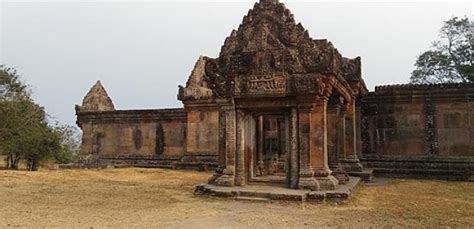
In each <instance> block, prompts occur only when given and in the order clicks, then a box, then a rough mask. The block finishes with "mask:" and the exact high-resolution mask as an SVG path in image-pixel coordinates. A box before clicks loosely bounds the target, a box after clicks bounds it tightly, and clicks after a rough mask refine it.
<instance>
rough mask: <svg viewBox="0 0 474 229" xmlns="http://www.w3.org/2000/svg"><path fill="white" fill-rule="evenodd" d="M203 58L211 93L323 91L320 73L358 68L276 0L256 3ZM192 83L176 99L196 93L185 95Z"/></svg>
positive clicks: (333, 73) (337, 73) (338, 73)
mask: <svg viewBox="0 0 474 229" xmlns="http://www.w3.org/2000/svg"><path fill="white" fill-rule="evenodd" d="M203 63H204V65H205V71H204V73H203V77H200V79H201V80H203V81H205V82H206V86H205V88H206V90H205V91H206V95H207V93H208V92H209V91H212V95H213V97H214V98H231V97H234V96H236V97H258V96H272V95H274V96H282V95H295V94H299V93H324V92H323V91H326V89H321V87H323V88H324V87H325V86H321V85H323V84H321V81H320V80H321V79H323V78H324V79H325V78H327V77H336V76H341V75H342V76H345V75H344V74H343V72H342V71H344V70H347V71H348V72H351V74H349V75H352V72H353V71H356V70H357V69H356V70H353V67H354V66H356V65H354V64H353V63H352V62H351V61H346V60H344V59H343V58H342V56H341V55H340V54H339V52H338V51H337V49H336V48H334V46H333V45H332V43H331V42H329V41H327V40H325V39H321V40H314V39H312V38H311V37H310V36H309V33H308V31H306V30H305V28H304V27H303V26H302V25H301V24H300V23H299V24H297V23H296V22H295V20H294V17H293V14H292V13H291V12H290V10H288V9H287V8H286V7H285V5H284V4H282V3H279V2H278V1H277V0H260V2H258V3H255V5H254V7H253V9H251V10H249V12H248V14H247V15H246V16H245V17H244V18H243V21H242V23H241V24H240V26H239V28H238V29H237V30H233V31H232V32H231V34H230V36H229V37H227V39H226V40H225V42H224V45H223V46H222V48H221V51H220V54H219V57H218V58H216V59H211V58H205V60H204V61H203ZM359 63H360V61H359ZM342 64H346V65H344V66H342V67H341V65H342ZM359 69H360V67H359ZM200 72H202V71H200ZM359 75H360V74H359ZM338 79H339V78H338ZM340 79H342V80H344V77H340ZM300 81H301V82H300ZM308 81H311V83H310V84H308ZM188 88H189V89H188ZM191 88H196V87H195V86H194V87H191V86H187V87H186V88H182V89H180V91H181V92H180V95H182V96H180V99H186V98H190V99H197V98H198V97H200V96H197V95H196V96H194V95H193V96H186V94H187V93H186V92H187V91H192V90H191ZM207 89H209V90H207ZM193 90H195V89H193ZM193 93H194V94H196V93H195V92H193ZM193 93H190V94H193Z"/></svg>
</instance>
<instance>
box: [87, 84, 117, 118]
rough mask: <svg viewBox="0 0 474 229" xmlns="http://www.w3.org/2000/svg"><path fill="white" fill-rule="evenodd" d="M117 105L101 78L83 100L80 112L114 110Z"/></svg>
mask: <svg viewBox="0 0 474 229" xmlns="http://www.w3.org/2000/svg"><path fill="white" fill-rule="evenodd" d="M114 110H115V107H114V104H113V103H112V99H110V97H109V95H108V94H107V91H106V90H105V88H104V87H103V86H102V83H101V82H100V80H98V81H97V83H95V85H94V86H92V88H91V89H90V90H89V92H88V93H87V95H86V96H85V97H84V99H83V100H82V106H81V107H79V111H80V112H94V111H114Z"/></svg>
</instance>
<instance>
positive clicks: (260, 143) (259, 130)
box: [256, 115, 264, 175]
mask: <svg viewBox="0 0 474 229" xmlns="http://www.w3.org/2000/svg"><path fill="white" fill-rule="evenodd" d="M257 134H258V150H257V161H256V162H257V163H256V166H257V173H258V174H259V175H263V172H264V169H263V167H264V166H263V143H264V139H263V137H264V135H263V115H259V116H258V121H257Z"/></svg>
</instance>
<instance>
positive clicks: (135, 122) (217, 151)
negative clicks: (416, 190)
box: [76, 0, 474, 191]
mask: <svg viewBox="0 0 474 229" xmlns="http://www.w3.org/2000/svg"><path fill="white" fill-rule="evenodd" d="M473 97H474V85H473V84H439V85H393V86H381V87H376V89H375V91H374V92H369V91H368V90H367V87H366V86H365V83H364V80H363V78H362V75H361V58H360V57H356V58H346V57H343V56H342V55H341V54H340V53H339V51H338V50H337V49H336V48H335V47H334V46H333V44H332V43H331V42H329V41H328V40H325V39H313V38H311V37H310V36H309V33H308V31H306V30H305V29H304V27H303V26H302V25H301V24H300V23H296V22H295V20H294V17H293V14H292V13H291V12H290V11H289V10H288V9H287V8H286V7H285V6H284V4H282V3H279V2H278V1H276V0H261V1H260V2H258V3H256V4H255V6H254V8H253V9H251V10H250V11H249V12H248V14H247V15H246V16H245V17H244V18H243V21H242V23H241V25H240V26H239V27H238V29H237V30H234V31H232V32H231V34H230V36H229V37H228V38H227V39H226V40H225V42H224V45H223V46H222V48H221V51H220V54H219V56H218V57H217V58H211V57H206V56H201V57H199V59H198V60H197V62H196V64H195V67H194V70H193V71H192V72H191V75H190V76H189V78H188V81H187V84H186V86H179V92H178V99H179V100H180V101H182V103H183V105H184V108H179V109H162V110H116V109H115V108H114V105H113V103H112V100H111V99H110V98H109V96H108V95H107V92H106V91H105V89H104V88H103V86H102V85H101V83H100V82H97V84H96V85H94V87H93V88H92V89H91V90H90V92H89V93H88V94H87V95H86V97H85V98H84V101H83V104H82V106H77V107H76V113H77V117H78V119H77V124H78V125H79V126H80V127H81V129H82V130H83V143H82V153H83V155H89V156H88V157H87V163H89V164H114V165H117V166H119V165H133V166H142V167H170V168H195V169H215V173H214V175H213V176H212V177H210V179H209V183H210V184H212V185H214V186H226V187H234V186H246V185H247V184H254V183H278V184H280V185H281V186H284V187H287V188H291V189H303V190H315V191H324V190H329V191H330V190H336V189H338V187H339V186H340V185H344V184H346V183H347V182H349V181H350V179H352V176H362V178H364V179H370V176H371V173H372V171H374V172H375V173H377V174H385V175H397V176H400V175H402V176H418V177H443V178H454V179H472V174H473V170H474V104H473V102H472V99H473ZM350 175H351V176H350Z"/></svg>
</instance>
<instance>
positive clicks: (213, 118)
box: [186, 108, 219, 156]
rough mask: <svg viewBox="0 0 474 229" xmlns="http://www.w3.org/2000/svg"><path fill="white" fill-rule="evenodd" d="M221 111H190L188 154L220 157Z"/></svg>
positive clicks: (210, 109) (194, 109)
mask: <svg viewBox="0 0 474 229" xmlns="http://www.w3.org/2000/svg"><path fill="white" fill-rule="evenodd" d="M218 146H219V111H218V110H217V108H206V109H196V108H193V109H191V108H190V109H188V110H187V135H186V154H192V155H202V154H204V155H216V156H217V155H218Z"/></svg>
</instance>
